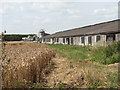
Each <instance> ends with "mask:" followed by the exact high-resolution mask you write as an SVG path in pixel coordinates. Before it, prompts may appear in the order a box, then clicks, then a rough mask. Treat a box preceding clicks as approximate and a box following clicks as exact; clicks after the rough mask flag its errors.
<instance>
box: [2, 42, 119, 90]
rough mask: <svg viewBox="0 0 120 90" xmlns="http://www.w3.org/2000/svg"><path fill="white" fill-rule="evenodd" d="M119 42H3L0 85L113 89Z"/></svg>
mask: <svg viewBox="0 0 120 90" xmlns="http://www.w3.org/2000/svg"><path fill="white" fill-rule="evenodd" d="M119 44H120V43H117V44H116V43H115V44H113V45H111V46H110V47H99V48H91V47H82V46H69V45H54V44H40V43H34V42H7V43H5V44H4V46H3V54H2V58H3V61H2V87H3V88H11V87H12V88H117V87H118V86H119V85H118V61H119V60H118V59H119V57H118V55H119V54H118V53H119V50H118V49H119V48H117V47H119ZM109 48H110V51H111V53H108V52H110V51H109ZM111 48H112V49H111ZM112 52H114V53H112Z"/></svg>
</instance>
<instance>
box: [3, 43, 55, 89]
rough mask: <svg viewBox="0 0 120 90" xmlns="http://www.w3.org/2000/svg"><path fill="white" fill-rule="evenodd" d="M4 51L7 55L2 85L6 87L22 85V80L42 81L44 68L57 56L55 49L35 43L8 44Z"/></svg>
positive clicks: (4, 62) (26, 81)
mask: <svg viewBox="0 0 120 90" xmlns="http://www.w3.org/2000/svg"><path fill="white" fill-rule="evenodd" d="M22 50H23V51H22ZM17 51H18V52H17ZM4 52H6V53H5V55H6V57H5V59H4V61H3V62H2V65H3V69H2V77H3V78H2V86H3V87H5V88H8V87H14V88H16V87H22V86H23V85H22V84H23V83H21V82H24V83H28V82H30V83H32V84H33V83H40V80H41V78H42V76H41V75H42V71H43V69H44V68H45V67H46V66H47V67H48V66H49V64H50V62H51V59H52V57H54V56H55V53H54V50H53V49H51V48H49V47H47V46H42V45H39V44H35V43H28V44H26V43H19V44H10V45H9V44H7V45H6V46H5V51H4ZM36 52H38V53H36ZM15 53H19V54H18V55H17V54H15ZM10 54H11V56H12V57H11V56H10ZM25 55H27V57H26V56H25ZM24 85H25V87H27V88H28V87H29V86H26V85H27V84H24ZM30 85H31V84H30Z"/></svg>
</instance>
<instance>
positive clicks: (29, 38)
mask: <svg viewBox="0 0 120 90" xmlns="http://www.w3.org/2000/svg"><path fill="white" fill-rule="evenodd" d="M36 38H37V36H28V37H23V38H22V40H23V41H35V40H36Z"/></svg>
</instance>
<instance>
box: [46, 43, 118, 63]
mask: <svg viewBox="0 0 120 90" xmlns="http://www.w3.org/2000/svg"><path fill="white" fill-rule="evenodd" d="M47 45H49V46H51V47H53V48H55V50H56V52H57V53H59V54H60V55H61V56H62V57H65V58H67V59H68V60H73V61H74V62H79V61H84V60H87V61H92V62H99V63H101V64H105V65H106V64H114V63H118V62H119V60H120V57H119V56H120V55H119V53H120V42H114V43H112V44H111V45H108V46H107V47H97V48H94V47H90V46H70V45H62V44H57V45H54V44H47Z"/></svg>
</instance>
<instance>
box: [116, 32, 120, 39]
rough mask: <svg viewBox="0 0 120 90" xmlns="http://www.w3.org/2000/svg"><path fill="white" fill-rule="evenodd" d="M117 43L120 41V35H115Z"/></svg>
mask: <svg viewBox="0 0 120 90" xmlns="http://www.w3.org/2000/svg"><path fill="white" fill-rule="evenodd" d="M115 38H116V41H120V33H119V34H116V35H115Z"/></svg>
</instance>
